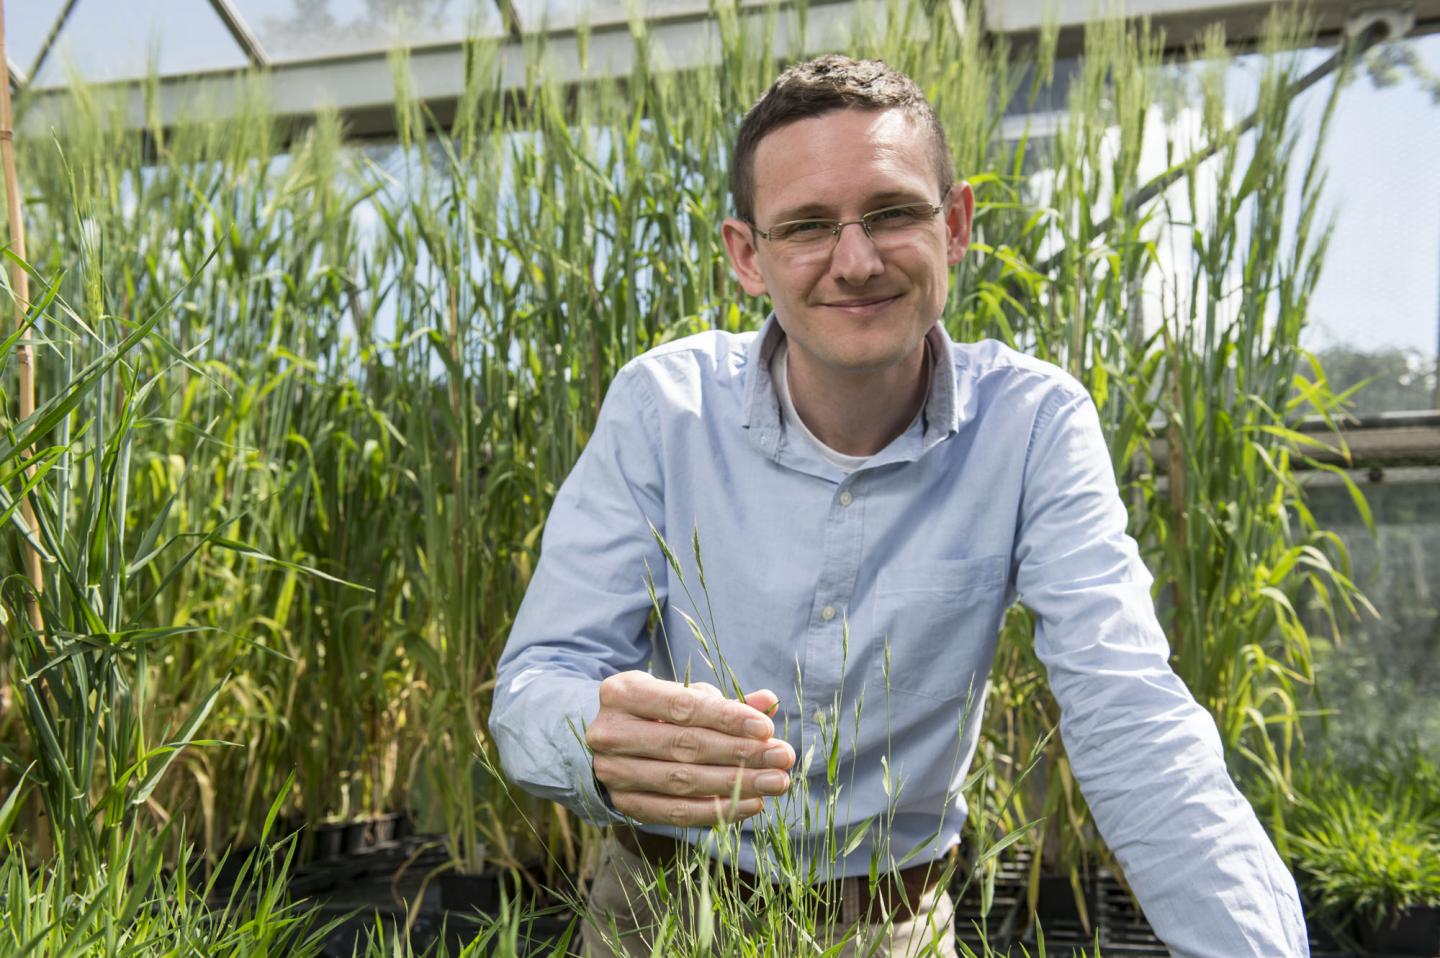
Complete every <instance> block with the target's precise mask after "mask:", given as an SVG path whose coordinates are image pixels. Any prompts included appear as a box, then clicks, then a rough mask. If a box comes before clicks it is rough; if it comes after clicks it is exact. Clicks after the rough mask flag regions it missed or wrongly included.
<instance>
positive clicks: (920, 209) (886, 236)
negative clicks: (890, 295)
mask: <svg viewBox="0 0 1440 958" xmlns="http://www.w3.org/2000/svg"><path fill="white" fill-rule="evenodd" d="M941 209H942V207H939V206H931V205H930V204H929V203H906V204H905V205H903V206H887V207H885V208H884V209H883V210H872V211H871V212H869V213H866V214H865V215H864V216H862V217H860V218H859V219H858V220H824V219H807V220H786V221H785V222H783V223H776V224H775V225H774V226H772V227H770V228H769V229H768V230H762V229H759V228H755V232H756V233H758V234H759V235H760V236H762V237H764V238H765V239H767V240H769V241H770V242H771V243H773V244H775V247H776V249H777V250H778V251H779V252H781V253H783V254H785V255H787V256H791V257H800V258H808V257H810V256H812V255H819V256H824V255H828V254H829V253H830V251H831V250H832V249H834V248H835V244H836V243H838V242H839V241H840V231H841V230H842V229H844V228H845V227H847V226H849V225H850V224H851V223H859V224H860V228H861V229H863V230H864V231H865V235H866V236H868V237H870V239H871V241H872V242H874V243H875V244H876V245H877V246H884V245H887V244H888V243H889V242H891V241H894V240H901V239H904V238H906V237H907V236H911V235H914V234H916V233H918V232H920V231H921V230H922V229H924V227H925V226H927V225H928V224H929V223H930V221H931V220H933V219H934V218H935V214H936V213H939V212H940V210H941ZM751 226H752V228H753V227H754V224H751Z"/></svg>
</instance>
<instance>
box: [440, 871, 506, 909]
mask: <svg viewBox="0 0 1440 958" xmlns="http://www.w3.org/2000/svg"><path fill="white" fill-rule="evenodd" d="M505 877H506V876H504V875H502V874H501V873H499V872H481V873H480V874H478V875H466V874H461V873H460V872H453V871H452V872H442V873H441V874H440V876H439V878H438V881H439V882H440V907H441V908H443V909H445V910H446V911H458V912H464V913H470V912H475V911H478V912H480V913H482V914H486V915H493V914H496V913H497V912H498V911H499V910H500V882H501V881H502V880H504V878H505Z"/></svg>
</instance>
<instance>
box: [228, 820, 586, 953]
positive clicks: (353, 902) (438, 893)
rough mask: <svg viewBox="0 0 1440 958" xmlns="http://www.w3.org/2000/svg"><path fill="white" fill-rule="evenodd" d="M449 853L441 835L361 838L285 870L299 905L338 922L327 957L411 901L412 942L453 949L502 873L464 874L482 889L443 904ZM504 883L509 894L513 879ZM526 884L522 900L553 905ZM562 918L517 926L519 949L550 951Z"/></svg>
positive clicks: (348, 949) (399, 922) (469, 936)
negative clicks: (367, 841) (348, 849)
mask: <svg viewBox="0 0 1440 958" xmlns="http://www.w3.org/2000/svg"><path fill="white" fill-rule="evenodd" d="M448 860H449V856H448V855H447V853H446V851H445V845H444V842H443V840H442V839H441V838H440V837H439V836H435V835H431V836H409V837H406V838H403V839H401V840H390V841H382V842H380V843H378V844H372V845H369V846H361V847H360V850H358V851H355V852H353V853H350V854H346V853H345V852H344V850H343V849H342V850H341V852H340V853H339V854H337V855H335V856H333V857H330V858H327V859H323V860H317V861H311V862H308V863H306V864H303V865H301V866H299V867H298V868H296V869H294V871H293V872H292V874H291V878H290V885H289V891H290V895H291V898H292V899H294V900H296V901H300V902H303V903H304V904H303V906H302V907H305V908H306V909H308V911H309V913H310V915H311V916H312V917H313V918H314V920H315V922H316V924H317V925H323V924H325V923H327V922H330V921H338V922H339V924H338V925H337V926H336V927H335V928H334V929H332V930H331V932H330V934H329V935H328V936H327V937H326V941H325V947H324V951H323V952H322V953H323V954H324V955H325V956H327V958H330V956H334V958H351V956H352V955H354V954H355V953H356V952H357V951H359V952H362V953H363V951H364V944H365V941H366V938H367V937H368V936H370V935H371V934H372V933H374V932H375V931H377V930H380V931H382V932H383V933H384V935H385V936H386V937H388V936H389V935H390V934H391V933H392V930H393V929H403V928H404V927H405V923H406V920H407V917H409V915H410V913H411V911H410V910H411V909H413V914H414V920H413V921H412V922H411V925H410V930H409V934H408V940H409V942H410V946H411V948H412V950H413V951H415V952H416V953H423V952H424V951H426V950H428V949H430V948H432V947H433V946H434V945H435V944H436V943H437V942H439V941H440V940H441V939H442V938H443V939H444V940H445V941H446V942H447V944H448V946H449V951H450V953H452V954H454V953H456V952H458V951H459V950H460V948H461V947H463V946H464V945H466V944H468V943H469V942H470V941H471V940H473V939H474V937H475V936H476V934H477V933H478V932H479V930H480V927H481V925H480V922H481V920H482V916H484V915H487V914H488V915H493V914H494V913H495V911H496V910H497V907H498V904H499V901H500V891H499V886H500V884H501V883H502V881H503V880H504V878H505V876H500V875H493V874H492V875H489V876H468V877H478V878H480V879H481V882H480V884H481V885H482V887H484V889H485V891H484V892H483V893H482V895H481V897H480V899H478V900H476V901H474V902H472V903H471V904H470V905H464V904H462V905H460V907H454V908H452V907H447V902H446V901H445V900H444V895H443V892H442V887H441V885H442V882H441V879H442V878H443V877H444V876H445V875H447V874H449V872H448V870H447V869H446V864H447V862H448ZM427 876H429V877H430V880H429V881H428V882H427V881H426V878H427ZM486 879H488V881H487V880H486ZM507 884H508V893H509V894H510V895H512V896H513V895H514V886H513V883H507ZM525 887H526V888H527V891H526V893H525V894H526V895H527V896H528V897H527V899H526V904H527V905H530V906H534V907H539V908H546V907H547V906H553V904H554V902H553V901H551V900H550V899H549V898H548V897H547V896H545V895H543V894H541V895H539V896H537V895H535V894H533V892H531V891H529V890H528V889H529V886H528V884H527V885H526V886H525ZM228 895H229V889H228V888H220V887H217V888H216V890H215V897H216V899H217V900H219V901H223V900H224V899H225V898H227V897H228ZM449 904H450V905H454V904H455V902H453V901H452V902H450V903H449ZM477 906H478V907H477ZM568 924H569V922H568V920H566V919H565V918H562V917H559V916H557V915H556V914H548V913H547V914H544V915H542V916H540V917H538V918H536V919H535V920H534V921H533V922H531V923H530V924H529V926H528V927H523V928H522V936H521V938H522V940H521V943H520V944H521V953H522V954H530V953H537V954H538V953H548V952H549V951H551V950H552V949H553V948H554V942H555V941H556V940H557V939H559V938H560V936H561V935H562V934H563V933H564V931H565V929H566V927H567V925H568ZM527 933H528V934H527Z"/></svg>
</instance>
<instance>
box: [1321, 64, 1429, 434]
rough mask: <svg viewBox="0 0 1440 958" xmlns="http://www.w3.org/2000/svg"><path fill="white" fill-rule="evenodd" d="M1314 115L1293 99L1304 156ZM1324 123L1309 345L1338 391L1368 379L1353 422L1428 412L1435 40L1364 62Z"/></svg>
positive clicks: (1361, 393) (1322, 104) (1358, 397)
mask: <svg viewBox="0 0 1440 958" xmlns="http://www.w3.org/2000/svg"><path fill="white" fill-rule="evenodd" d="M1323 55H1324V52H1323V51H1315V57H1316V58H1317V59H1319V58H1320V57H1321V56H1323ZM1323 108H1324V99H1323V98H1322V97H1311V98H1309V99H1308V101H1302V109H1301V114H1300V116H1299V117H1298V120H1299V129H1300V140H1301V142H1300V150H1301V152H1302V154H1303V152H1304V151H1305V150H1306V149H1307V148H1308V147H1307V146H1306V143H1307V141H1310V140H1311V139H1312V138H1313V136H1314V131H1315V130H1316V129H1317V127H1318V124H1319V119H1320V114H1321V112H1322V110H1323ZM1332 123H1333V129H1332V130H1331V133H1330V136H1329V139H1328V140H1327V141H1326V143H1325V147H1324V153H1323V158H1322V163H1323V165H1324V168H1325V170H1326V174H1327V181H1326V184H1327V189H1326V195H1327V198H1328V207H1329V212H1330V213H1332V214H1333V216H1334V218H1335V232H1334V234H1333V236H1332V239H1331V243H1330V249H1329V252H1328V253H1327V255H1326V259H1325V269H1324V270H1323V271H1322V272H1321V274H1320V280H1319V282H1318V283H1317V285H1316V288H1315V293H1314V298H1313V300H1312V301H1311V304H1310V332H1309V336H1308V338H1307V342H1308V345H1309V347H1310V348H1311V349H1312V350H1315V351H1317V352H1318V353H1320V355H1321V358H1322V360H1324V361H1325V366H1326V371H1327V373H1328V374H1329V375H1330V376H1331V379H1332V381H1333V382H1336V383H1338V384H1339V385H1340V386H1342V387H1345V386H1350V385H1353V384H1355V383H1358V382H1361V381H1362V380H1364V379H1372V380H1373V381H1372V383H1371V385H1369V386H1367V387H1365V388H1364V389H1362V390H1361V392H1360V393H1359V395H1358V396H1357V399H1358V402H1357V406H1356V408H1357V411H1358V412H1360V413H1361V414H1371V413H1380V412H1394V411H1401V410H1415V409H1430V408H1434V407H1435V403H1436V386H1435V370H1436V355H1437V352H1440V177H1437V176H1436V175H1435V157H1436V156H1437V155H1440V35H1429V36H1421V37H1413V38H1410V39H1407V40H1404V41H1402V42H1400V43H1396V44H1392V45H1387V46H1386V47H1384V48H1381V50H1380V51H1379V52H1377V54H1376V55H1373V56H1371V57H1369V58H1367V60H1366V65H1365V67H1364V68H1362V69H1360V70H1358V71H1357V75H1356V76H1355V78H1354V79H1353V80H1352V81H1351V83H1350V85H1349V88H1348V89H1347V90H1346V91H1345V93H1344V95H1343V96H1342V97H1341V98H1340V102H1339V104H1338V106H1337V107H1336V111H1335V116H1334V119H1333V121H1332Z"/></svg>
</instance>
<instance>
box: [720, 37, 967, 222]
mask: <svg viewBox="0 0 1440 958" xmlns="http://www.w3.org/2000/svg"><path fill="white" fill-rule="evenodd" d="M844 109H857V110H891V109H898V110H903V111H904V112H905V114H906V115H907V116H908V117H910V119H911V120H913V121H915V123H916V125H917V126H918V127H919V128H920V130H921V132H923V133H926V134H928V135H929V137H930V148H931V154H932V159H933V162H934V168H935V176H936V179H938V180H939V182H940V194H941V195H942V196H943V195H945V193H946V192H947V191H948V190H949V189H950V187H951V185H952V184H953V183H954V182H955V160H954V159H953V158H952V157H951V156H950V145H949V144H948V143H947V142H946V141H945V131H944V130H943V129H941V127H940V120H939V119H938V118H937V117H936V116H935V111H934V109H932V108H931V106H930V104H929V103H928V102H927V101H926V99H925V94H924V93H922V92H920V87H919V86H918V85H917V84H916V83H915V81H914V80H912V79H910V78H909V77H908V76H906V75H905V74H903V73H901V72H900V71H898V70H894V69H891V68H890V67H889V66H887V65H886V64H885V63H884V61H881V60H852V59H850V58H849V57H847V56H841V55H839V54H834V53H831V54H826V55H825V56H819V57H816V58H815V59H813V60H807V61H806V62H804V63H798V64H796V65H795V66H792V67H790V68H789V69H788V70H786V71H785V72H784V73H782V74H780V76H779V77H777V78H776V80H775V82H774V83H772V84H770V89H768V90H766V91H765V94H764V95H763V96H762V97H760V99H759V101H758V102H756V104H755V105H754V106H753V107H751V108H750V112H749V113H746V114H745V119H744V120H743V121H742V122H741V124H740V132H739V133H738V134H737V135H736V137H735V152H734V154H733V155H732V156H731V159H730V196H731V199H732V200H733V201H734V203H735V212H736V214H737V215H738V216H739V217H740V218H741V219H742V220H745V221H746V222H747V223H753V222H754V218H755V150H756V148H757V147H759V145H760V141H761V140H762V139H764V138H765V136H766V135H767V134H769V133H770V132H771V131H772V130H774V129H775V128H776V127H780V126H784V125H785V124H787V123H793V122H795V121H796V120H804V119H809V118H811V117H817V116H823V115H825V114H826V113H831V112H834V111H835V110H844Z"/></svg>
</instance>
